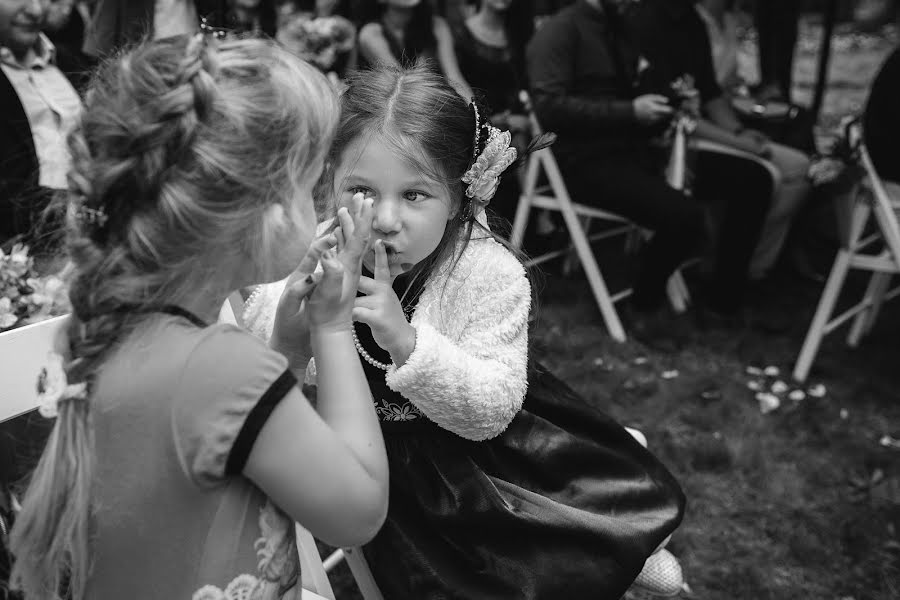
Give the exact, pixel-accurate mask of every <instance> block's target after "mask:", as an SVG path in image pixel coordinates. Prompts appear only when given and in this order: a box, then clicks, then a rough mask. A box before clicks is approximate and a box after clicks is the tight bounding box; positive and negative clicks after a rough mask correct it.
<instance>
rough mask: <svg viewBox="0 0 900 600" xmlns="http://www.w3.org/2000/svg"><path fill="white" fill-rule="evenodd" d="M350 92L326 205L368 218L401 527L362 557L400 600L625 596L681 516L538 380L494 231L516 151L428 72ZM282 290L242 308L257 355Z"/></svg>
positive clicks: (361, 336) (368, 258)
mask: <svg viewBox="0 0 900 600" xmlns="http://www.w3.org/2000/svg"><path fill="white" fill-rule="evenodd" d="M348 83H349V88H348V89H347V90H346V91H345V92H344V94H343V96H342V112H341V121H340V125H339V126H338V132H337V136H336V138H335V144H334V145H333V146H332V149H331V152H330V154H329V158H328V166H327V167H326V170H325V174H324V176H323V180H322V182H321V186H320V192H319V193H318V194H317V195H318V196H319V197H320V198H319V199H323V198H324V199H326V200H327V199H330V200H331V204H332V206H333V207H341V206H345V205H346V204H347V203H348V202H350V201H351V200H352V199H353V198H354V197H355V195H356V194H364V195H365V196H366V197H367V198H372V199H374V218H373V222H372V233H373V238H374V241H373V242H372V244H371V245H370V247H369V249H367V251H366V252H365V254H364V258H363V265H364V267H365V271H364V276H363V277H360V279H359V284H358V297H357V299H356V305H355V308H354V309H353V318H354V321H355V323H354V329H353V333H354V342H355V345H356V349H357V352H358V354H359V357H353V358H352V359H351V361H350V363H348V364H347V367H348V368H356V367H357V366H358V365H359V364H362V366H363V368H364V369H365V372H366V375H367V378H368V381H369V387H370V389H371V391H372V396H373V399H374V402H375V406H376V410H377V412H378V416H379V418H380V419H381V426H382V430H383V432H384V436H385V440H386V446H387V451H388V460H389V464H390V505H389V507H388V516H387V520H386V522H385V524H384V526H383V527H382V529H381V530H380V531H379V533H378V534H377V535H376V536H375V538H374V539H373V540H372V542H370V543H369V544H368V545H366V546H365V547H364V552H365V557H366V560H367V561H368V563H369V565H370V567H371V568H372V571H373V574H374V576H375V579H376V582H377V584H378V587H379V588H380V590H381V591H382V593H383V594H384V596H385V598H388V599H389V600H395V599H416V600H420V599H442V600H446V599H450V598H452V599H470V600H484V599H487V598H490V599H504V600H506V599H517V600H518V599H523V600H524V599H529V600H531V599H546V600H559V599H562V598H565V599H573V600H577V599H582V598H585V599H586V598H591V599H595V598H619V597H621V595H622V594H623V593H624V592H625V590H626V589H627V588H628V587H629V586H630V585H631V583H632V581H634V580H635V577H636V576H637V575H638V573H639V572H641V570H642V568H643V566H644V563H645V560H646V559H647V558H648V557H649V556H651V554H653V552H654V550H655V549H656V548H657V547H658V546H659V545H660V544H661V543H662V542H663V541H664V539H665V538H666V537H667V536H668V535H669V534H670V533H672V531H673V530H674V529H675V527H677V525H678V523H679V521H680V519H681V514H682V510H683V507H684V497H683V495H682V493H681V490H680V488H679V487H678V484H677V483H676V482H675V480H674V478H673V477H672V476H671V475H670V474H669V472H668V471H667V470H666V469H665V467H663V465H662V464H660V463H659V461H658V460H657V459H656V458H654V457H653V456H652V455H651V454H650V453H649V452H647V451H646V450H645V449H644V447H643V446H641V445H640V444H639V443H638V442H637V441H635V439H634V438H632V436H631V435H629V433H628V432H627V431H626V430H625V428H623V427H622V426H621V425H619V424H617V423H616V422H614V421H613V420H612V419H610V418H609V417H607V416H605V415H603V414H602V413H600V412H599V411H597V410H596V409H594V408H593V407H592V406H591V405H590V404H589V403H588V401H586V400H585V399H583V398H581V397H579V396H578V395H577V394H576V393H575V392H574V391H572V390H571V388H569V387H568V386H566V385H565V384H564V383H563V382H561V381H560V380H558V379H556V378H554V377H553V376H552V375H551V374H550V373H548V372H547V371H546V370H545V369H544V368H543V367H541V366H540V365H539V364H537V363H536V362H534V361H529V356H528V323H529V313H530V309H531V285H530V283H529V280H528V278H527V277H526V273H525V269H524V268H523V267H522V264H521V263H520V262H519V261H518V260H517V258H516V256H515V255H514V254H513V253H512V252H510V251H509V250H508V249H507V248H506V247H505V246H504V245H503V244H502V243H501V242H500V241H498V240H497V239H496V238H495V237H494V236H493V235H492V234H491V231H490V229H489V228H488V227H487V222H486V221H485V208H486V206H487V205H488V203H489V202H490V200H491V197H492V196H493V195H494V192H495V191H496V190H497V187H498V184H499V178H500V175H501V173H503V171H504V170H505V169H506V168H508V167H510V166H511V165H512V164H514V162H515V160H516V150H515V149H514V148H512V147H510V135H509V132H508V131H499V130H497V129H496V128H493V127H491V126H490V124H489V123H487V122H485V115H486V114H487V113H486V111H485V109H484V107H483V106H481V105H479V104H477V103H476V104H470V103H467V102H466V101H465V100H463V99H462V98H460V97H459V96H458V95H457V94H456V93H455V92H454V90H453V88H452V87H451V86H450V85H449V84H448V83H447V81H446V80H445V79H444V78H442V77H441V76H439V75H437V74H435V73H434V71H433V70H432V69H429V68H428V66H427V65H421V64H419V65H417V66H414V67H411V68H403V67H399V66H397V67H383V68H380V69H378V70H375V71H371V72H360V73H359V74H358V75H355V76H354V77H353V78H351V79H350V80H349V82H348ZM536 145H539V143H538V144H534V143H533V144H532V147H535V146H536ZM323 227H326V228H327V224H324V225H323ZM283 288H284V284H282V283H273V284H269V285H263V286H260V287H259V288H257V290H255V291H254V292H253V294H252V295H251V298H250V299H249V300H248V302H247V307H246V311H245V323H246V324H247V326H248V327H250V329H251V330H252V331H254V332H255V333H257V334H258V335H260V336H262V337H263V338H267V337H269V336H270V335H271V333H272V331H273V329H274V324H275V322H276V321H277V319H278V309H277V305H278V304H279V298H280V297H281V295H282V290H283ZM315 358H316V361H315V363H314V364H311V365H310V369H309V371H308V373H309V377H310V379H313V377H314V376H316V377H320V376H321V373H316V371H317V370H318V371H320V369H317V368H313V367H318V360H319V357H318V355H317V356H316V357H315ZM320 381H321V380H320ZM658 555H659V554H657V556H658ZM668 556H671V555H668ZM678 575H679V577H680V572H679V573H678ZM679 583H680V580H679Z"/></svg>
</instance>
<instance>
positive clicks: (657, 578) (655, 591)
mask: <svg viewBox="0 0 900 600" xmlns="http://www.w3.org/2000/svg"><path fill="white" fill-rule="evenodd" d="M631 589H633V590H635V591H638V590H639V591H642V592H646V593H648V594H652V595H654V596H677V595H678V593H679V592H681V590H682V589H684V575H683V574H682V572H681V564H679V562H678V559H677V558H675V556H674V555H673V554H672V553H671V552H669V551H668V550H666V549H662V550H660V551H658V552H656V553H655V554H651V555H650V558H648V559H647V562H645V563H644V568H643V569H642V570H641V572H640V573H639V574H638V576H637V579H635V580H634V583H633V584H631Z"/></svg>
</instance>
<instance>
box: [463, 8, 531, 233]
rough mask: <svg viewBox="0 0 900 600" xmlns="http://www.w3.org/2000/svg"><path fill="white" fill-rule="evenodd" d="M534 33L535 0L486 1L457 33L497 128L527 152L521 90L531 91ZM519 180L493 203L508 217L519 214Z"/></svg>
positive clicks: (507, 182)
mask: <svg viewBox="0 0 900 600" xmlns="http://www.w3.org/2000/svg"><path fill="white" fill-rule="evenodd" d="M533 32H534V10H533V7H532V2H531V0H480V2H479V3H478V11H477V12H476V13H475V14H474V15H472V16H470V17H469V18H467V19H466V20H465V21H464V22H463V23H461V24H460V25H459V26H457V28H456V29H455V31H454V34H455V35H454V38H455V41H456V43H455V46H456V56H457V58H458V60H459V67H460V70H461V71H462V74H463V76H464V77H465V78H466V81H468V82H469V83H470V84H471V85H472V87H473V88H474V89H475V93H476V94H483V95H484V102H485V103H486V104H487V106H488V107H489V108H490V110H491V111H492V113H493V114H492V115H491V117H490V120H491V122H492V123H493V124H494V126H495V127H498V128H500V129H504V130H509V131H510V132H511V133H512V135H513V145H514V146H515V147H516V148H517V149H518V150H519V151H520V152H521V151H522V150H523V149H524V148H525V146H527V144H528V140H529V138H530V136H531V132H530V126H529V123H528V118H527V117H526V116H525V108H524V107H523V106H522V103H521V102H520V100H519V92H520V91H521V90H525V89H528V82H527V76H526V69H525V47H526V45H527V43H528V40H529V39H530V38H531V34H532V33H533ZM517 184H518V182H517V180H516V179H515V178H513V177H507V178H505V179H504V180H503V182H502V183H501V185H500V189H499V190H498V192H497V195H496V197H495V198H494V200H493V201H492V202H491V210H492V211H493V212H494V213H496V214H498V215H499V216H501V217H502V218H503V219H505V220H506V221H510V222H511V221H512V219H513V217H514V216H515V210H516V206H517V201H518V196H519V186H518V185H517Z"/></svg>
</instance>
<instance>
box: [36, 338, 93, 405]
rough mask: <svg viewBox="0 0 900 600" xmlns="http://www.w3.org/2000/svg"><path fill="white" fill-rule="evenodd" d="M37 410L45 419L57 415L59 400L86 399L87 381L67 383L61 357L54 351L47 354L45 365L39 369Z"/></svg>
mask: <svg viewBox="0 0 900 600" xmlns="http://www.w3.org/2000/svg"><path fill="white" fill-rule="evenodd" d="M37 394H38V412H39V413H40V415H41V416H42V417H44V418H45V419H55V418H56V417H57V416H59V402H60V401H61V400H85V399H87V383H86V382H81V383H74V384H71V385H70V384H69V380H68V378H67V377H66V370H65V369H64V368H63V358H62V356H60V355H59V354H57V353H56V352H50V353H49V354H48V355H47V365H46V366H45V367H44V368H43V369H41V373H40V375H38V380H37Z"/></svg>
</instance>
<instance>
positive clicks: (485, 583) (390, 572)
mask: <svg viewBox="0 0 900 600" xmlns="http://www.w3.org/2000/svg"><path fill="white" fill-rule="evenodd" d="M406 285H407V282H406V281H404V280H403V278H402V277H398V278H397V280H396V281H395V284H394V289H395V291H396V292H397V293H398V297H401V298H403V295H402V293H403V291H404V290H405V289H406ZM421 291H422V290H421V288H419V289H411V290H409V291H408V292H407V293H406V298H405V299H404V300H403V307H404V312H406V313H407V314H410V313H411V312H412V311H413V309H414V308H415V305H416V302H417V301H418V298H419V296H420V294H421ZM355 327H356V332H357V336H358V338H359V340H360V343H361V345H362V346H363V348H364V349H365V350H366V351H367V352H368V353H369V354H370V355H371V356H372V357H373V358H374V359H375V360H377V361H381V362H388V363H389V362H390V361H391V358H390V355H389V354H388V353H387V352H386V351H384V350H383V349H381V348H380V347H379V346H378V345H377V344H376V343H375V341H374V339H373V337H372V334H371V331H370V330H369V328H368V326H366V325H365V324H362V323H356V324H355ZM362 366H363V369H364V371H365V373H366V377H367V379H368V381H369V386H370V388H371V391H372V397H373V400H374V401H375V403H376V411H377V413H378V416H379V419H380V420H381V426H382V432H383V434H384V439H385V445H386V448H387V454H388V461H389V465H390V505H389V509H388V516H387V519H386V521H385V524H384V526H383V527H382V529H381V531H380V532H379V533H378V535H377V536H376V537H375V538H374V539H373V540H372V542H371V543H369V544H368V545H366V546H365V547H364V548H363V551H364V554H365V557H366V560H367V562H368V563H369V566H370V568H371V570H372V573H373V575H374V577H375V580H376V582H377V584H378V587H379V588H380V590H381V592H382V593H383V595H384V597H385V598H386V599H387V600H405V599H413V598H415V599H416V600H425V599H467V600H485V599H488V598H490V599H492V600H493V599H510V600H512V599H516V600H518V599H523V600H524V599H528V600H532V599H545V600H561V599H566V600H577V599H579V598H591V599H596V598H619V597H620V596H621V595H622V594H623V593H624V592H625V590H626V589H627V588H628V587H629V586H630V585H631V583H632V582H633V581H634V579H635V577H636V576H637V574H638V573H639V572H640V570H641V568H642V567H643V563H644V560H645V559H646V557H647V556H649V555H650V554H651V553H652V552H653V550H654V549H655V547H656V546H657V545H658V544H660V543H661V542H662V541H663V540H664V538H665V537H666V536H668V535H669V534H670V533H672V531H674V530H675V528H676V527H677V526H678V524H679V523H680V521H681V517H682V514H683V511H684V504H685V498H684V495H683V493H682V491H681V489H680V487H679V486H678V484H677V482H676V481H675V479H674V478H673V477H672V475H671V474H670V473H669V472H668V471H667V470H666V468H665V467H664V466H663V465H662V464H661V463H660V462H659V461H658V460H657V459H656V458H655V457H654V456H653V455H652V454H650V453H649V452H648V451H647V450H646V449H645V448H644V447H643V446H641V445H640V444H639V443H638V442H637V441H635V439H634V438H633V437H632V436H631V435H630V434H629V433H628V432H627V431H626V430H625V429H624V428H623V427H622V426H621V425H620V424H618V423H616V422H615V421H614V420H612V419H611V418H609V417H608V416H606V415H605V414H603V413H602V412H600V411H598V410H597V409H595V408H594V407H592V406H590V404H589V403H588V402H587V401H586V400H585V399H583V398H581V397H580V396H578V394H577V393H576V392H574V391H573V390H572V389H571V388H570V387H569V386H567V385H566V384H565V383H563V382H562V381H560V380H559V379H557V378H556V377H554V376H553V375H552V374H551V373H550V372H548V371H547V370H546V369H545V368H544V367H542V366H541V365H540V364H538V363H536V362H532V363H531V365H530V367H529V370H528V392H527V395H526V397H525V402H524V406H523V408H522V410H521V411H520V412H519V413H518V415H517V416H516V417H515V419H514V420H513V421H512V423H511V424H510V425H509V427H508V428H507V429H506V431H505V432H504V433H502V434H500V435H499V436H497V437H495V438H493V439H490V440H487V441H480V442H476V441H471V440H466V439H464V438H462V437H460V436H458V435H456V434H454V433H452V432H450V431H447V430H446V429H443V428H441V427H439V426H437V425H436V424H434V423H433V422H431V421H430V420H428V418H427V417H426V416H425V415H424V414H422V412H421V411H419V410H418V409H417V408H416V407H415V405H413V404H412V403H411V402H410V401H409V400H407V399H406V398H404V397H403V396H402V395H400V394H399V393H396V392H394V391H392V390H391V389H390V388H388V386H387V385H386V383H385V372H384V371H382V370H380V369H378V368H377V367H374V366H372V365H370V364H369V363H367V362H366V361H364V360H363V361H362ZM661 524H662V525H661Z"/></svg>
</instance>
